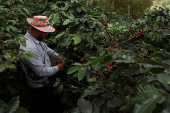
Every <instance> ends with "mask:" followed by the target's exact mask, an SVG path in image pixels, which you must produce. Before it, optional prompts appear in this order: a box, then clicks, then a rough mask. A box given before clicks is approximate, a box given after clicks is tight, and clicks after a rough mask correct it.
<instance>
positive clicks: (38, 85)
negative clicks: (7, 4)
mask: <svg viewBox="0 0 170 113" xmlns="http://www.w3.org/2000/svg"><path fill="white" fill-rule="evenodd" d="M27 21H28V23H29V24H30V25H31V28H30V30H29V31H27V33H26V34H25V38H26V39H27V40H26V47H24V46H22V45H20V49H22V50H24V51H31V52H32V53H34V54H35V55H37V59H36V58H34V57H31V58H30V60H29V59H26V58H23V61H24V62H23V63H21V65H22V68H23V70H24V72H25V74H26V77H27V84H28V86H29V87H28V89H30V91H31V93H32V94H33V100H32V101H33V102H32V103H34V104H35V106H36V105H40V106H41V107H40V108H42V109H43V113H62V110H63V109H62V104H61V98H60V97H59V96H57V95H55V94H54V89H53V87H52V85H53V83H52V81H55V80H56V78H60V80H61V81H62V82H63V83H67V82H68V79H69V78H68V75H67V72H66V71H65V70H63V68H64V64H65V61H64V59H63V58H62V57H61V56H60V55H59V54H58V53H56V52H55V51H54V50H52V49H51V48H49V47H48V46H47V45H46V44H45V43H44V42H43V39H45V38H46V36H47V35H48V33H49V32H54V31H55V28H53V27H52V26H50V23H49V20H48V18H47V17H46V16H34V18H33V19H31V18H27ZM20 53H22V52H20ZM50 57H52V58H55V59H58V60H61V61H62V63H59V64H57V65H56V66H51V62H50Z"/></svg>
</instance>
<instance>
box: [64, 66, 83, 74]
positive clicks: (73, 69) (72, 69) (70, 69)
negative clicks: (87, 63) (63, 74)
mask: <svg viewBox="0 0 170 113" xmlns="http://www.w3.org/2000/svg"><path fill="white" fill-rule="evenodd" d="M79 68H80V67H79V66H73V67H71V68H69V69H68V72H67V74H72V73H74V72H76V71H77V70H78V69H79Z"/></svg>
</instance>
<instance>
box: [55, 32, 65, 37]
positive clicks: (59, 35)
mask: <svg viewBox="0 0 170 113" xmlns="http://www.w3.org/2000/svg"><path fill="white" fill-rule="evenodd" d="M64 34H65V32H62V33H60V34H58V35H57V36H55V38H60V37H61V36H62V35H64Z"/></svg>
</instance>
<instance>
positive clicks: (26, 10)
mask: <svg viewBox="0 0 170 113" xmlns="http://www.w3.org/2000/svg"><path fill="white" fill-rule="evenodd" d="M22 9H23V10H24V11H25V12H26V13H27V14H28V15H30V16H31V14H30V12H29V11H28V9H26V8H22Z"/></svg>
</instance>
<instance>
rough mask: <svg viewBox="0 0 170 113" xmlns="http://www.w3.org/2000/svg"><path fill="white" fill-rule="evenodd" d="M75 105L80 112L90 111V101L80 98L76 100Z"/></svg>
mask: <svg viewBox="0 0 170 113" xmlns="http://www.w3.org/2000/svg"><path fill="white" fill-rule="evenodd" d="M77 105H78V108H79V110H80V112H81V113H92V104H91V103H90V101H88V100H85V99H84V98H80V99H78V101H77Z"/></svg>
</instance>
